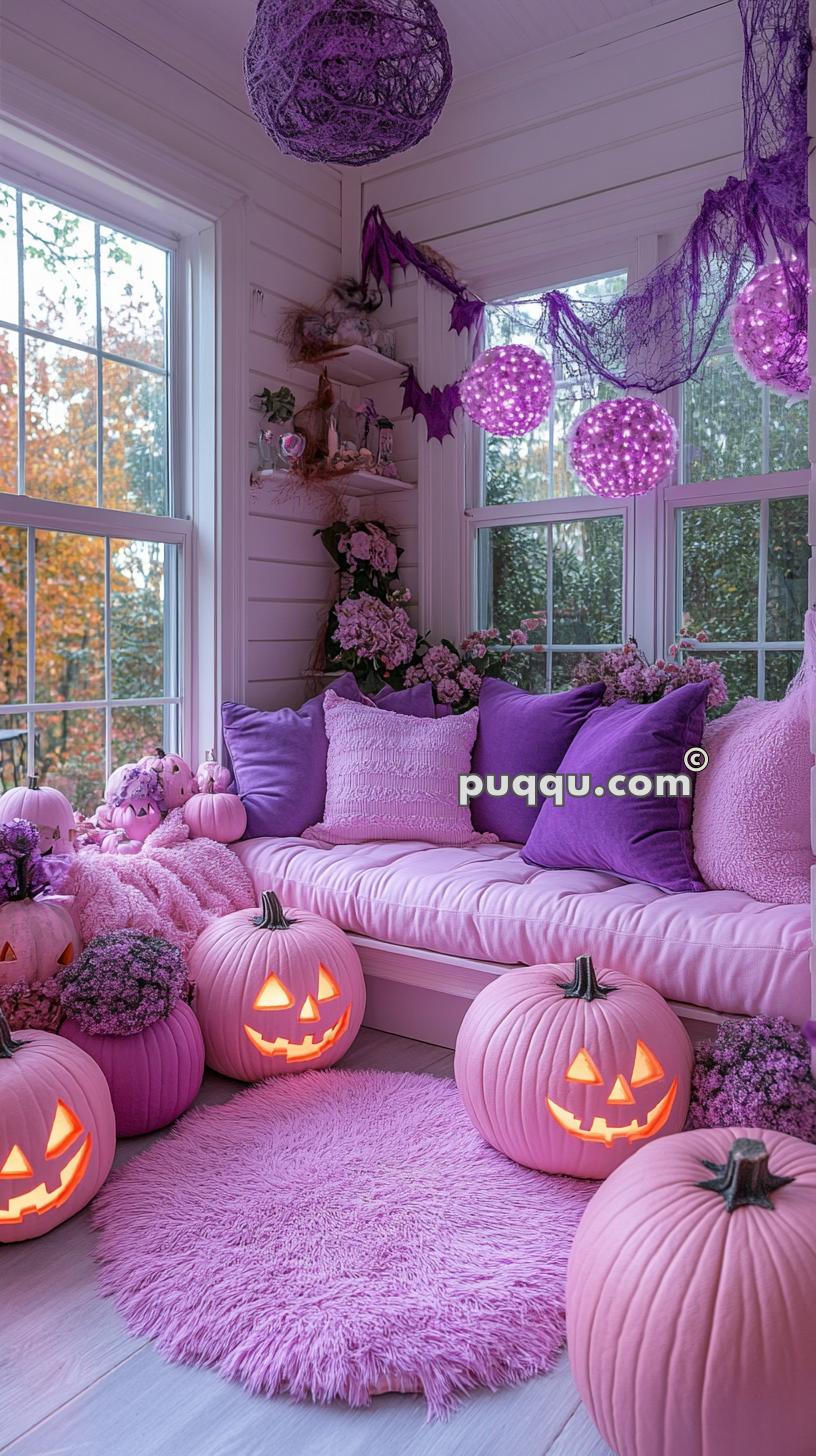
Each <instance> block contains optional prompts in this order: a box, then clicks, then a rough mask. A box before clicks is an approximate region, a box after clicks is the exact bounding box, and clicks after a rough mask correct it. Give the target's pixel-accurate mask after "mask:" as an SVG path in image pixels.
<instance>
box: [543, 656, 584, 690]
mask: <svg viewBox="0 0 816 1456" xmlns="http://www.w3.org/2000/svg"><path fill="white" fill-rule="evenodd" d="M587 655H589V654H585V653H583V652H554V653H553V655H552V691H553V692H554V693H560V692H563V691H564V689H565V688H568V687H569V686H570V682H571V680H572V674H573V672H574V671H575V668H576V667H577V666H578V663H579V662H580V661H581V658H582V657H584V656H587Z"/></svg>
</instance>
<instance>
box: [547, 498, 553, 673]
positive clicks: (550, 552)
mask: <svg viewBox="0 0 816 1456" xmlns="http://www.w3.org/2000/svg"><path fill="white" fill-rule="evenodd" d="M554 564H555V558H554V552H553V524H552V521H549V522H548V523H547V692H548V693H551V692H552V670H553V600H554V597H555V592H554V587H553V567H554Z"/></svg>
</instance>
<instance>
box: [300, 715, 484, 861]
mask: <svg viewBox="0 0 816 1456" xmlns="http://www.w3.org/2000/svg"><path fill="white" fill-rule="evenodd" d="M323 716H324V719H325V724H326V737H327V738H328V740H329V753H328V759H327V761H326V808H325V810H324V813H323V819H322V821H321V823H320V824H315V825H313V826H312V828H311V829H305V830H304V832H303V836H302V837H303V838H304V839H316V840H319V841H321V842H322V843H324V844H363V843H365V842H366V841H367V840H370V839H421V840H424V841H425V843H426V844H452V845H463V844H485V843H487V842H489V841H490V842H492V843H495V842H496V835H495V834H477V833H476V832H475V831H474V828H473V824H472V823H471V818H470V809H469V808H468V807H467V806H466V805H465V806H464V807H461V806H460V804H459V775H460V774H466V773H469V772H470V756H471V751H472V749H473V743H474V739H475V738H476V729H477V727H478V724H479V710H478V708H471V709H470V711H469V712H467V713H461V714H459V715H458V716H456V715H453V716H451V717H450V718H439V719H437V718H407V717H404V716H402V715H401V714H399V713H381V712H378V711H377V709H376V708H373V707H370V706H368V705H367V704H365V703H351V702H348V701H346V699H345V698H340V697H338V696H337V693H335V692H332V691H331V690H329V691H328V692H327V693H326V696H325V698H324V699H323Z"/></svg>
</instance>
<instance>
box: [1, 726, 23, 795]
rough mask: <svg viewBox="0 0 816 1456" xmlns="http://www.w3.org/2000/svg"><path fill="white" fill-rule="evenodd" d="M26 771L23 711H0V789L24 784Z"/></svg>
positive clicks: (3, 789)
mask: <svg viewBox="0 0 816 1456" xmlns="http://www.w3.org/2000/svg"><path fill="white" fill-rule="evenodd" d="M27 772H28V734H27V731H26V719H25V715H24V714H23V713H0V790H2V791H3V792H5V790H6V789H16V788H17V787H18V785H20V784H24V783H25V781H26V774H27Z"/></svg>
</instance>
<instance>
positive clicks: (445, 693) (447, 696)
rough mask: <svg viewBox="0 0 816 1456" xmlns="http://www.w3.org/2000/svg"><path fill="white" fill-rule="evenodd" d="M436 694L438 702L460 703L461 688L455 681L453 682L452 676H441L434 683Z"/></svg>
mask: <svg viewBox="0 0 816 1456" xmlns="http://www.w3.org/2000/svg"><path fill="white" fill-rule="evenodd" d="M436 696H437V700H438V702H440V703H450V704H451V706H453V705H454V704H455V703H461V701H462V689H461V688H460V686H459V684H458V683H457V682H454V680H453V678H452V677H443V678H442V679H441V681H440V682H438V683H437V684H436Z"/></svg>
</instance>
